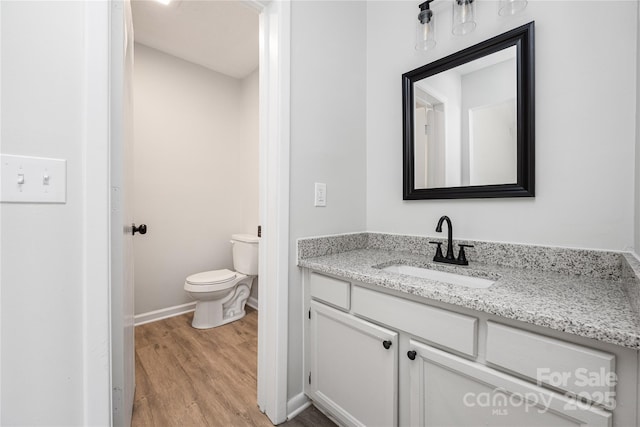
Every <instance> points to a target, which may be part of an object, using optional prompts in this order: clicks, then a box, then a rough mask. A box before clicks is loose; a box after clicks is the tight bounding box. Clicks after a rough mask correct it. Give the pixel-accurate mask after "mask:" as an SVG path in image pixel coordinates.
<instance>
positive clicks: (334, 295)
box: [309, 273, 351, 310]
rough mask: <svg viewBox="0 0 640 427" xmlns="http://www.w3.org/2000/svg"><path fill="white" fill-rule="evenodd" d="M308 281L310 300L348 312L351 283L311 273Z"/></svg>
mask: <svg viewBox="0 0 640 427" xmlns="http://www.w3.org/2000/svg"><path fill="white" fill-rule="evenodd" d="M309 280H310V286H309V292H310V293H311V298H313V299H315V300H318V301H322V302H326V303H328V304H331V305H333V306H336V307H339V308H342V309H344V310H349V300H350V298H349V288H350V287H351V283H349V282H346V281H344V280H340V279H334V278H333V277H329V276H325V275H322V274H318V273H311V277H310V279H309Z"/></svg>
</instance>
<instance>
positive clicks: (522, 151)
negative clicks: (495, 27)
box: [402, 22, 535, 200]
mask: <svg viewBox="0 0 640 427" xmlns="http://www.w3.org/2000/svg"><path fill="white" fill-rule="evenodd" d="M533 36H534V22H530V23H528V24H526V25H523V26H521V27H519V28H515V29H513V30H511V31H508V32H506V33H504V34H500V35H499V36H496V37H493V38H491V39H489V40H486V41H484V42H482V43H478V44H477V45H475V46H471V47H469V48H467V49H464V50H462V51H460V52H456V53H454V54H452V55H449V56H447V57H445V58H442V59H439V60H437V61H435V62H432V63H430V64H427V65H424V66H422V67H420V68H416V69H415V70H413V71H409V72H408V73H405V74H403V75H402V117H403V129H402V131H403V190H404V191H403V199H404V200H422V199H470V198H495V197H533V196H534V176H535V150H534V148H535V100H534V96H535V91H534V89H535V84H534V68H535V67H534V37H533ZM510 46H516V51H517V52H516V64H517V84H516V86H517V101H516V106H517V113H516V116H517V126H518V131H517V137H516V140H517V152H518V154H517V160H516V161H517V182H516V183H515V184H499V185H475V186H473V185H472V186H464V187H443V188H415V183H414V150H413V141H414V135H413V130H414V121H413V103H414V100H413V84H414V82H416V81H418V80H422V79H424V78H426V77H429V76H432V75H434V74H438V73H441V72H443V71H446V70H448V69H450V68H454V67H457V66H459V65H462V64H466V63H467V62H470V61H473V60H476V59H478V58H481V57H483V56H487V55H490V54H492V53H495V52H498V51H500V50H502V49H505V48H508V47H510Z"/></svg>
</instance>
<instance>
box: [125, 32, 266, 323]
mask: <svg viewBox="0 0 640 427" xmlns="http://www.w3.org/2000/svg"><path fill="white" fill-rule="evenodd" d="M135 58H136V59H135V75H134V109H135V110H134V128H135V143H134V147H135V148H134V151H135V154H134V171H135V172H134V173H135V180H134V182H135V188H134V203H135V205H134V214H135V218H136V222H138V223H146V224H147V226H148V227H149V231H148V233H147V234H146V235H144V236H138V237H136V239H135V243H134V244H135V313H136V314H141V313H147V312H149V311H153V310H158V309H163V308H167V307H172V306H176V305H179V304H184V303H187V302H190V301H192V300H191V299H190V297H189V296H188V294H187V293H186V292H185V291H184V289H183V285H184V279H185V278H186V277H187V276H188V275H190V274H194V273H197V272H200V271H206V270H212V269H221V268H229V269H232V268H233V263H232V257H231V245H230V244H229V239H230V237H231V235H232V234H234V233H249V232H251V233H255V230H256V226H257V217H258V210H257V209H258V206H257V204H258V180H257V167H258V140H257V127H258V117H257V101H258V99H257V89H258V85H257V73H253V74H252V75H251V76H249V77H248V78H247V80H246V82H243V81H241V80H237V79H234V78H231V77H228V76H225V75H223V74H220V73H216V72H214V71H211V70H208V69H206V68H204V67H201V66H199V65H195V64H192V63H189V62H187V61H184V60H181V59H178V58H176V57H173V56H170V55H167V54H164V53H162V52H159V51H157V50H154V49H151V48H148V47H146V46H143V45H140V44H136V51H135Z"/></svg>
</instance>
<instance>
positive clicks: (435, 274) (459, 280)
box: [382, 264, 495, 289]
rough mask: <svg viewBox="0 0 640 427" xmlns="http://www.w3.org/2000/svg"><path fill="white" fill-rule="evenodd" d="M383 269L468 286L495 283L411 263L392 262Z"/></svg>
mask: <svg viewBox="0 0 640 427" xmlns="http://www.w3.org/2000/svg"><path fill="white" fill-rule="evenodd" d="M382 270H383V271H387V272H389V273H398V274H405V275H407V276H415V277H422V278H425V279H431V280H435V281H438V282H443V283H449V284H452V285H461V286H466V287H468V288H478V289H485V288H488V287H489V286H491V285H493V284H494V283H495V280H489V279H484V278H482V277H472V276H465V275H462V274H455V273H447V272H445V271H437V270H430V269H428V268H421V267H413V266H411V265H404V264H393V265H390V266H388V267H384V268H383V269H382Z"/></svg>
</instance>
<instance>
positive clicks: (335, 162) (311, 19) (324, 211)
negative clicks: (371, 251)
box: [288, 1, 401, 398]
mask: <svg viewBox="0 0 640 427" xmlns="http://www.w3.org/2000/svg"><path fill="white" fill-rule="evenodd" d="M366 7H367V5H366V3H365V2H360V1H335V2H331V1H296V2H293V3H292V5H291V157H290V162H291V175H290V182H291V188H290V213H289V214H290V228H289V231H290V238H291V243H290V266H291V267H290V270H289V369H288V372H289V378H288V395H289V397H290V398H291V397H294V396H296V395H297V394H299V393H301V392H302V327H303V316H302V314H303V313H302V285H301V278H300V270H299V268H298V267H297V266H296V261H295V257H296V239H298V238H299V237H303V236H313V235H323V234H332V233H343V232H352V231H363V230H364V229H365V188H366V181H365V179H366V164H365V155H366V154H365V109H366V97H367V93H366V92H365V75H366V69H365V53H366V51H365V44H366V39H365V36H366V33H365V28H366V21H365V19H364V18H365V16H366ZM397 77H398V78H397V83H398V85H397V86H398V90H399V88H400V86H399V83H400V80H399V78H400V75H398V76H397ZM400 106H401V104H399V103H398V108H400ZM314 182H324V183H326V184H327V206H326V207H314V206H313V191H314Z"/></svg>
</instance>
